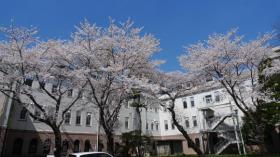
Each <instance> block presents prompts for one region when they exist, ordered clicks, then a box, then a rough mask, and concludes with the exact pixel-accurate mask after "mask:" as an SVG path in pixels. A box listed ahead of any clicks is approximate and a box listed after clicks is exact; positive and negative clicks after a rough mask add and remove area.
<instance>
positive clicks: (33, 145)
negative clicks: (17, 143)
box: [28, 139, 38, 154]
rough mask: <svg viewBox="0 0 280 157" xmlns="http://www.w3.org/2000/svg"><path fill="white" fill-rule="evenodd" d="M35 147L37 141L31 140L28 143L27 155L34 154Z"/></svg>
mask: <svg viewBox="0 0 280 157" xmlns="http://www.w3.org/2000/svg"><path fill="white" fill-rule="evenodd" d="M37 146H38V140H37V139H32V140H31V141H30V143H29V149H28V153H29V154H36V152H37Z"/></svg>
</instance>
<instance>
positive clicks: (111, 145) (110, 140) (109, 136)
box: [105, 130, 115, 156]
mask: <svg viewBox="0 0 280 157" xmlns="http://www.w3.org/2000/svg"><path fill="white" fill-rule="evenodd" d="M105 132H106V137H107V151H108V153H109V154H111V155H113V156H114V154H115V152H114V135H113V133H112V132H110V131H106V130H105Z"/></svg>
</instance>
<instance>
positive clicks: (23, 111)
mask: <svg viewBox="0 0 280 157" xmlns="http://www.w3.org/2000/svg"><path fill="white" fill-rule="evenodd" d="M26 117H27V109H26V108H25V107H22V109H21V111H20V115H19V119H20V120H26Z"/></svg>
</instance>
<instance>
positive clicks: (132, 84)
mask: <svg viewBox="0 0 280 157" xmlns="http://www.w3.org/2000/svg"><path fill="white" fill-rule="evenodd" d="M132 25H133V22H131V21H129V20H128V21H127V22H125V23H122V24H116V23H115V22H114V21H113V20H110V24H109V26H108V27H105V28H103V27H98V26H96V25H95V24H91V23H89V22H88V21H87V20H85V21H84V22H83V23H81V24H80V25H79V26H77V27H76V31H75V32H74V33H73V35H72V38H73V39H72V40H73V45H75V46H74V47H75V48H74V49H73V50H72V51H73V53H76V64H75V67H77V69H79V70H80V76H81V79H83V80H86V81H88V84H89V90H90V91H91V97H92V99H91V102H92V103H93V104H95V105H96V106H97V107H98V109H99V114H100V116H99V120H100V124H101V126H102V128H103V130H104V132H105V135H106V138H107V148H108V151H109V152H110V153H112V154H113V153H114V150H113V148H114V147H113V146H114V131H115V129H116V127H118V116H119V112H120V109H121V107H122V105H123V104H124V103H126V102H127V101H128V100H129V99H130V98H131V93H132V91H133V90H134V89H139V88H142V87H143V86H144V85H145V84H143V83H142V82H145V81H146V79H145V78H146V76H148V75H149V73H150V72H152V70H153V69H154V68H155V67H156V66H157V65H158V64H160V63H161V62H158V61H152V60H151V57H152V55H153V54H154V53H155V52H157V51H158V50H159V47H158V46H159V41H158V40H157V39H155V38H154V37H153V36H152V35H150V34H145V35H141V33H140V32H141V28H134V27H133V26H132Z"/></svg>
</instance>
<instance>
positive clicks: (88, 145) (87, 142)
mask: <svg viewBox="0 0 280 157" xmlns="http://www.w3.org/2000/svg"><path fill="white" fill-rule="evenodd" d="M91 149H92V148H91V144H90V141H89V140H86V141H85V147H84V151H85V152H89V151H90V150H91Z"/></svg>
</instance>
